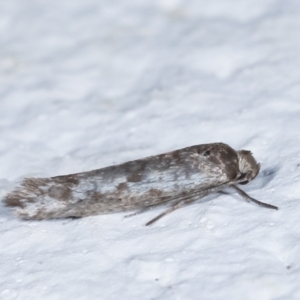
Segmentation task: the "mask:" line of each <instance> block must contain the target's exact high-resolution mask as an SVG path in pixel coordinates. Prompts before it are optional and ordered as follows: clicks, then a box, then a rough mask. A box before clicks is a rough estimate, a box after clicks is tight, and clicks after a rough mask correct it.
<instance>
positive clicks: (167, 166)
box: [4, 143, 240, 220]
mask: <svg viewBox="0 0 300 300" xmlns="http://www.w3.org/2000/svg"><path fill="white" fill-rule="evenodd" d="M239 176H240V172H239V168H238V156H237V153H236V151H235V150H234V149H232V148H231V147H229V146H228V145H226V144H223V143H214V144H203V145H196V146H191V147H187V148H183V149H179V150H175V151H172V152H168V153H164V154H160V155H157V156H150V157H147V158H143V159H138V160H134V161H130V162H126V163H123V164H119V165H114V166H110V167H106V168H102V169H98V170H93V171H89V172H83V173H77V174H71V175H64V176H56V177H51V178H26V179H24V180H23V182H22V184H21V186H20V187H18V188H17V189H16V190H14V191H12V192H11V193H10V194H8V195H7V196H6V197H5V199H4V203H5V204H6V205H7V206H10V207H14V208H15V212H16V214H17V215H18V216H19V217H21V218H23V219H36V220H42V219H51V218H65V217H84V216H90V215H97V214H107V213H114V212H125V211H137V210H140V211H143V210H146V209H147V208H149V207H154V206H158V205H163V204H168V205H170V206H172V205H174V207H175V206H176V205H177V206H182V205H183V204H188V203H191V202H193V201H195V200H197V199H199V198H201V197H203V196H205V195H207V194H209V193H211V192H216V191H219V190H221V189H222V188H224V187H226V186H228V185H230V184H232V183H234V182H235V180H236V179H238V177H239ZM179 203H180V205H179ZM177 206H176V208H178V207H177Z"/></svg>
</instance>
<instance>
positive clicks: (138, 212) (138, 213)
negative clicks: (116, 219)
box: [124, 206, 153, 218]
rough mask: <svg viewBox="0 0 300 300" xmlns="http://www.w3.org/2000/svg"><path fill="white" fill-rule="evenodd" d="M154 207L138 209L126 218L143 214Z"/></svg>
mask: <svg viewBox="0 0 300 300" xmlns="http://www.w3.org/2000/svg"><path fill="white" fill-rule="evenodd" d="M152 208H153V207H152V206H149V207H146V208H143V209H141V210H138V211H136V212H134V213H132V214H129V215H126V216H125V217H124V218H130V217H133V216H137V215H140V214H142V213H144V212H146V211H148V210H150V209H152Z"/></svg>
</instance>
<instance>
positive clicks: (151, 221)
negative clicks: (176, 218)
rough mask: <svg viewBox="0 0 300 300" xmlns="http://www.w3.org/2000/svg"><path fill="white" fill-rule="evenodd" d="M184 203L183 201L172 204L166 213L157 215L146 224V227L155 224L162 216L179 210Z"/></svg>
mask: <svg viewBox="0 0 300 300" xmlns="http://www.w3.org/2000/svg"><path fill="white" fill-rule="evenodd" d="M183 203H184V201H179V202H177V203H176V204H174V205H173V206H172V207H170V208H169V209H167V210H166V211H164V212H162V213H161V214H159V215H158V216H157V217H155V218H154V219H152V220H150V221H149V222H147V223H146V226H149V225H151V224H153V223H154V222H156V221H157V220H159V219H160V218H162V217H163V216H165V215H167V214H169V213H171V212H172V211H174V210H176V209H177V208H179V207H180V206H182V204H183Z"/></svg>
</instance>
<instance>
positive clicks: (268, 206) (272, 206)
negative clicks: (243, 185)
mask: <svg viewBox="0 0 300 300" xmlns="http://www.w3.org/2000/svg"><path fill="white" fill-rule="evenodd" d="M231 187H232V188H233V189H234V190H235V191H236V192H237V193H238V194H239V195H240V196H242V198H243V199H245V200H246V201H247V202H254V203H256V204H258V205H259V206H262V207H265V208H270V209H276V210H278V207H277V206H274V205H271V204H268V203H264V202H261V201H258V200H256V199H254V198H252V197H250V196H249V195H247V194H246V193H245V192H244V191H243V190H241V189H240V188H238V187H237V186H235V185H231Z"/></svg>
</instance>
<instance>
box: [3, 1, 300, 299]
mask: <svg viewBox="0 0 300 300" xmlns="http://www.w3.org/2000/svg"><path fill="white" fill-rule="evenodd" d="M299 37H300V2H299V1H298V0H285V1H279V0H251V1H250V0H249V1H246V0H227V1H224V0H190V1H183V0H182V1H180V0H177V1H172V0H164V1H141V0H136V1H129V0H128V1H127V0H122V1H121V0H116V1H111V0H101V1H96V0H64V1H51V0H27V1H24V0H0V166H1V167H0V197H3V196H4V195H5V194H6V193H7V192H9V191H10V190H11V189H13V188H14V187H15V186H16V185H17V184H18V182H19V181H20V180H21V179H22V178H23V177H25V176H45V177H46V176H54V175H60V174H68V173H72V172H80V171H88V170H91V169H95V168H100V167H104V166H108V165H111V164H114V163H120V162H124V161H126V160H133V159H137V158H141V157H144V156H148V155H154V154H159V153H161V152H165V151H169V150H174V149H177V148H181V147H185V146H189V145H193V144H202V143H209V142H219V141H221V142H225V143H228V144H229V145H231V146H232V147H234V148H235V149H241V148H244V149H249V150H252V152H253V153H254V155H255V157H256V158H257V160H258V161H260V162H261V163H262V169H261V173H260V175H259V176H258V177H257V179H255V180H254V181H253V182H252V183H250V184H249V185H247V186H244V188H245V190H246V191H247V192H248V193H249V194H250V195H252V196H253V197H255V198H257V199H259V200H261V201H265V202H269V203H272V204H274V205H277V206H279V207H280V210H279V211H271V210H267V209H263V208H260V207H257V206H254V205H250V204H248V203H245V202H243V201H242V200H241V199H240V198H239V197H237V195H235V194H234V195H222V196H220V197H217V198H215V199H213V200H212V201H209V202H205V203H197V204H194V205H192V206H189V207H186V208H182V209H180V210H178V211H176V212H174V213H172V214H170V215H168V216H166V217H165V218H163V219H161V220H160V221H159V222H158V223H156V224H154V225H153V226H152V227H145V226H144V224H145V223H146V222H147V221H149V220H150V219H151V218H152V217H154V216H155V215H157V214H158V213H159V212H160V210H156V211H151V212H148V213H145V214H141V215H139V216H136V217H132V218H129V219H124V218H123V217H124V214H115V215H105V216H96V217H89V218H84V219H80V220H74V221H70V220H66V221H62V220H58V221H44V222H25V221H20V220H18V219H16V218H15V217H14V216H13V215H12V214H11V213H10V212H9V211H8V210H7V209H6V208H5V207H3V205H1V206H0V299H4V300H7V299H24V300H27V299H31V300H32V299H37V300H40V299H51V300H52V299H59V300H60V299H61V300H65V299H74V300H75V299H104V300H114V299H130V300H131V299H138V300H140V299H146V300H148V299H149V300H150V299H152V300H154V299H155V300H158V299H166V300H168V299H172V300H173V299H182V300H186V299H193V300H196V299H197V300H198V299H201V300H205V299H213V300H216V299H217V300H218V299H220V300H221V299H222V300H223V299H230V300H240V299H244V300H250V299H253V300H265V299H266V300H267V299H272V300H287V299H289V300H292V299H300V283H299V282H300V182H299V179H300V167H299V166H300V140H299V129H300V71H299V70H300V42H299Z"/></svg>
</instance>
